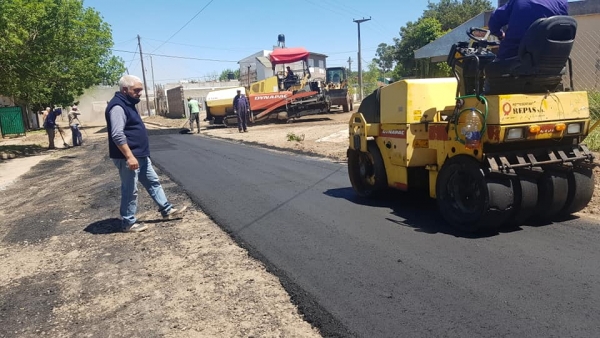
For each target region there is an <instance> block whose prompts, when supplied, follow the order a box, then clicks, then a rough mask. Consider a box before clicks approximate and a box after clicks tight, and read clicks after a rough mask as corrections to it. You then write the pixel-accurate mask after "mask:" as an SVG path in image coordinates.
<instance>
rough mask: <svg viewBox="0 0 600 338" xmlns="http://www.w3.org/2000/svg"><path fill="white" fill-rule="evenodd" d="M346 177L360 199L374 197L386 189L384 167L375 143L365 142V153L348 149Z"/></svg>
mask: <svg viewBox="0 0 600 338" xmlns="http://www.w3.org/2000/svg"><path fill="white" fill-rule="evenodd" d="M348 176H349V177H350V182H351V183H352V188H353V189H354V191H356V193H357V194H358V195H359V196H362V197H375V196H377V194H378V193H379V192H381V191H383V190H385V189H386V188H387V174H386V172H385V165H384V163H383V158H382V157H381V152H380V151H379V148H378V147H377V144H376V143H375V141H368V142H367V152H362V151H358V150H353V149H348Z"/></svg>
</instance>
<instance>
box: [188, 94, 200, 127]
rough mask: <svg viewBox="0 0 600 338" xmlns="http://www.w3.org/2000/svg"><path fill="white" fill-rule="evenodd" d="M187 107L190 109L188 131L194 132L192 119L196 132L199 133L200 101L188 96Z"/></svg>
mask: <svg viewBox="0 0 600 338" xmlns="http://www.w3.org/2000/svg"><path fill="white" fill-rule="evenodd" d="M188 108H189V109H190V132H191V133H193V132H194V121H196V125H197V126H198V134H200V103H198V100H196V99H192V98H191V97H188Z"/></svg>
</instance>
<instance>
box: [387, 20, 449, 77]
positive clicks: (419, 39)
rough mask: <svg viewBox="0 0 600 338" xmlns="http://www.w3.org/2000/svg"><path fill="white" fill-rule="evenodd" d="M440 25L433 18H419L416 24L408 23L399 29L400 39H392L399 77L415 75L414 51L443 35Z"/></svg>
mask: <svg viewBox="0 0 600 338" xmlns="http://www.w3.org/2000/svg"><path fill="white" fill-rule="evenodd" d="M445 33H446V32H445V31H443V30H442V25H441V24H440V22H439V21H438V20H437V19H435V18H421V19H419V20H418V21H417V22H408V23H407V24H406V26H404V27H401V28H400V38H399V39H398V38H396V39H394V41H395V43H396V46H395V49H396V53H395V57H396V60H397V61H398V63H399V64H400V65H401V68H398V70H401V73H400V74H395V75H399V76H402V77H411V76H415V75H416V74H417V64H416V62H415V53H414V52H415V50H417V49H419V48H421V47H423V46H425V45H426V44H428V43H430V42H431V41H433V40H435V39H437V38H439V37H440V36H442V35H444V34H445Z"/></svg>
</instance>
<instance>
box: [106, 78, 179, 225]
mask: <svg viewBox="0 0 600 338" xmlns="http://www.w3.org/2000/svg"><path fill="white" fill-rule="evenodd" d="M142 91H143V86H142V81H141V80H140V79H139V78H138V77H137V76H133V75H125V76H123V77H122V78H121V79H120V80H119V91H118V92H116V93H115V96H114V97H113V99H112V100H110V101H109V102H108V106H107V107H106V111H105V117H106V124H107V130H108V136H109V137H108V151H109V156H110V158H111V159H112V160H113V162H114V164H115V165H116V166H117V168H118V169H119V176H120V178H121V208H120V213H121V217H122V230H123V231H124V232H140V231H144V230H146V229H147V228H148V226H147V225H145V224H139V223H136V221H137V219H136V218H135V213H136V211H137V191H138V190H137V182H138V180H139V181H140V183H141V184H142V185H143V186H144V188H146V191H148V194H150V197H152V199H153V200H154V202H155V203H156V204H157V205H158V207H159V211H160V213H161V214H162V216H163V218H171V217H173V216H178V215H181V213H182V212H183V211H184V210H185V209H186V208H187V207H186V206H184V207H182V208H179V209H176V208H174V207H173V206H172V205H171V203H169V201H168V200H167V197H166V195H165V192H164V190H163V188H162V186H161V184H160V182H159V180H158V175H157V174H156V172H155V171H154V168H153V167H152V162H151V161H150V147H149V142H148V133H147V132H146V126H145V125H144V122H143V121H142V118H141V117H140V115H139V113H138V111H137V109H136V107H135V105H136V104H137V103H138V102H140V96H141V95H142Z"/></svg>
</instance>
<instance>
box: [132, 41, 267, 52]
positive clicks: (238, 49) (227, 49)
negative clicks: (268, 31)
mask: <svg viewBox="0 0 600 338" xmlns="http://www.w3.org/2000/svg"><path fill="white" fill-rule="evenodd" d="M144 39H146V40H151V41H156V42H163V43H168V44H171V45H179V46H188V47H196V48H205V49H214V50H226V51H230V52H233V51H247V50H256V49H264V48H262V47H261V48H259V47H256V48H255V47H247V48H218V47H208V46H199V45H192V44H189V43H179V42H168V41H164V40H157V39H150V38H144Z"/></svg>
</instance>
